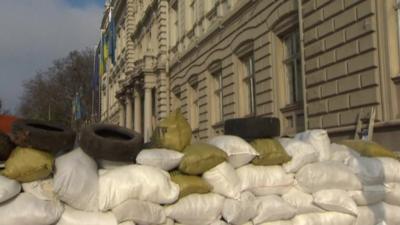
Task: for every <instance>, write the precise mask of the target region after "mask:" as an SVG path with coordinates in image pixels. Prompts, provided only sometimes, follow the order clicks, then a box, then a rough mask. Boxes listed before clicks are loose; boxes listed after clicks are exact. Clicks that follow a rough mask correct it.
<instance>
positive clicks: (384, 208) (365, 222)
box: [355, 203, 400, 225]
mask: <svg viewBox="0 0 400 225" xmlns="http://www.w3.org/2000/svg"><path fill="white" fill-rule="evenodd" d="M399 212H400V207H399V206H393V205H389V204H386V203H378V204H375V205H370V206H362V207H359V208H358V217H357V222H356V223H355V224H356V225H375V224H378V223H381V222H383V221H385V222H386V223H387V225H398V224H400V213H399Z"/></svg>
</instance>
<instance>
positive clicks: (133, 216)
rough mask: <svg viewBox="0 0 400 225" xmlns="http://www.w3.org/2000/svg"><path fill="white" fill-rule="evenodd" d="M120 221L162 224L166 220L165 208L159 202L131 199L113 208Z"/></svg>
mask: <svg viewBox="0 0 400 225" xmlns="http://www.w3.org/2000/svg"><path fill="white" fill-rule="evenodd" d="M112 212H113V213H114V215H115V217H116V218H117V221H118V222H124V221H134V222H135V223H138V224H162V223H164V222H165V220H166V216H165V213H164V208H163V207H162V206H160V205H158V204H154V203H151V202H145V201H140V200H134V199H129V200H127V201H124V202H123V203H122V204H120V205H118V206H116V207H115V208H113V209H112Z"/></svg>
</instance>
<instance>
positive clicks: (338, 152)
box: [330, 143, 360, 163]
mask: <svg viewBox="0 0 400 225" xmlns="http://www.w3.org/2000/svg"><path fill="white" fill-rule="evenodd" d="M330 152H331V159H330V160H332V161H338V162H341V163H346V162H348V161H349V160H350V159H352V158H357V157H360V153H358V152H356V151H354V150H353V149H351V148H349V147H347V146H346V145H339V144H336V143H332V144H331V145H330Z"/></svg>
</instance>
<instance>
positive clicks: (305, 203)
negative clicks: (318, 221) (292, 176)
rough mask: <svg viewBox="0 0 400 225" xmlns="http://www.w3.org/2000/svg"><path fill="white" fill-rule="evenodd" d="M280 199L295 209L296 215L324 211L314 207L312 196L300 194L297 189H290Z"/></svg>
mask: <svg viewBox="0 0 400 225" xmlns="http://www.w3.org/2000/svg"><path fill="white" fill-rule="evenodd" d="M282 199H283V200H284V201H286V202H287V203H289V204H290V205H291V206H293V207H294V208H295V209H296V215H299V214H306V213H318V212H323V211H324V210H322V209H321V208H319V207H317V206H316V205H314V198H313V196H312V195H310V194H307V193H305V192H302V191H300V190H299V189H297V188H292V189H290V191H289V192H288V193H286V194H284V195H283V196H282Z"/></svg>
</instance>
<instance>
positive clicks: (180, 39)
mask: <svg viewBox="0 0 400 225" xmlns="http://www.w3.org/2000/svg"><path fill="white" fill-rule="evenodd" d="M397 5H398V3H397V1H396V0H385V1H380V0H143V1H141V0H137V1H136V0H113V1H111V5H110V7H108V8H113V9H114V10H115V11H114V12H117V13H116V14H115V15H116V18H119V21H121V22H120V24H121V26H118V27H119V29H120V30H121V32H120V33H121V35H120V36H118V37H119V38H120V43H123V44H120V46H123V47H121V49H122V50H120V51H118V50H117V53H118V54H119V58H120V61H121V62H120V63H116V64H115V65H114V67H112V66H110V69H109V71H107V73H106V76H104V77H103V85H102V87H103V88H102V96H103V101H102V105H103V106H104V107H102V113H103V116H102V120H104V121H109V122H113V123H119V124H120V125H123V126H126V127H129V128H133V129H135V130H137V131H140V132H142V133H144V136H145V139H146V140H149V137H150V135H151V131H152V128H153V127H154V125H155V123H156V121H157V120H159V119H161V118H163V117H164V116H165V115H167V113H168V112H169V111H171V110H173V109H175V108H181V111H182V112H183V114H184V115H185V117H186V118H187V119H188V121H189V122H190V124H191V126H192V129H193V136H194V139H195V140H205V139H208V138H209V137H212V136H215V135H217V134H221V133H223V124H224V121H225V120H227V119H231V118H240V117H249V116H261V117H263V116H274V117H278V118H280V120H281V126H282V127H281V128H282V129H281V130H282V135H290V134H293V133H295V132H299V131H302V130H304V129H316V128H323V129H327V130H328V131H329V133H330V135H331V136H332V137H333V138H342V137H352V136H353V135H354V131H355V126H356V122H357V117H358V116H359V115H361V117H366V118H367V117H369V115H368V114H369V112H370V111H371V109H372V108H374V109H375V110H376V122H375V135H374V138H375V139H376V140H377V141H380V142H381V143H383V144H385V145H387V146H388V147H392V148H396V149H400V144H399V143H398V142H397V143H396V142H395V138H394V137H399V135H400V100H399V99H400V75H399V74H400V66H399V65H400V64H399V62H400V57H399V54H400V52H399V40H400V39H399V19H398V18H399V15H398V14H399V13H400V11H398V10H397V9H398V8H397ZM106 15H107V13H105V17H106ZM104 21H106V19H105V20H104ZM103 25H104V23H103ZM118 34H119V33H118ZM117 49H118V45H117ZM117 61H118V60H117Z"/></svg>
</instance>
